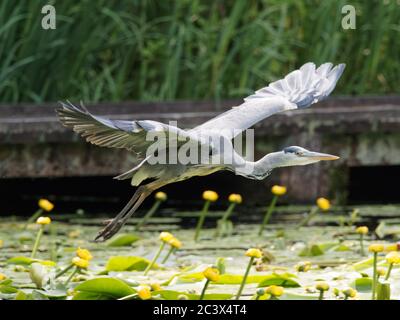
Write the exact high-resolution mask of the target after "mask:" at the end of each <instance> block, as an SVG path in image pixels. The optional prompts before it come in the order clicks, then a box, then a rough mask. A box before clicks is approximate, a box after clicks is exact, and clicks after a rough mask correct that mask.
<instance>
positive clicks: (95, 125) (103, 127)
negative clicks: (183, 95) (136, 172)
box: [56, 103, 197, 153]
mask: <svg viewBox="0 0 400 320" xmlns="http://www.w3.org/2000/svg"><path fill="white" fill-rule="evenodd" d="M56 111H57V114H58V116H59V119H60V121H61V123H62V124H63V125H64V126H66V127H68V128H72V129H73V130H74V131H75V132H77V133H79V134H80V135H81V136H82V137H84V138H86V140H87V141H88V142H90V143H92V144H95V145H98V146H102V147H109V148H124V149H127V150H129V151H133V152H135V153H145V152H146V150H147V148H148V147H149V146H150V145H151V144H153V143H154V139H149V140H146V136H147V134H148V133H149V132H155V133H157V132H160V133H161V132H162V133H163V135H160V138H164V139H165V140H166V141H167V140H169V139H171V137H172V136H173V137H179V138H180V139H178V143H177V144H178V145H180V144H183V143H185V140H184V139H187V138H190V139H196V138H197V137H196V136H194V135H190V134H189V133H188V132H187V131H185V130H182V129H180V128H178V127H175V126H170V125H167V124H164V123H161V122H157V121H152V120H137V121H127V120H111V119H107V118H104V117H99V116H95V115H92V114H91V113H90V112H89V111H88V110H87V109H86V108H85V107H84V106H82V105H81V106H75V105H73V104H72V103H68V104H65V103H62V108H60V109H57V110H56ZM181 138H184V139H181ZM166 147H168V146H167V145H166Z"/></svg>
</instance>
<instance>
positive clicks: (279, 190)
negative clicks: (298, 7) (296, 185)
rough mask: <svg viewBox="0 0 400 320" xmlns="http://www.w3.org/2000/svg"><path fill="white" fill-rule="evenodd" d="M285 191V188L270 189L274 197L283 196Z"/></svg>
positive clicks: (273, 187)
mask: <svg viewBox="0 0 400 320" xmlns="http://www.w3.org/2000/svg"><path fill="white" fill-rule="evenodd" d="M286 191H287V189H286V187H285V186H278V185H274V186H272V188H271V192H272V193H273V194H274V195H276V196H283V195H284V194H285V193H286Z"/></svg>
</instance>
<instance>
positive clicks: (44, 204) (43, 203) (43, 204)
mask: <svg viewBox="0 0 400 320" xmlns="http://www.w3.org/2000/svg"><path fill="white" fill-rule="evenodd" d="M38 204H39V207H40V208H42V209H43V210H44V211H47V212H50V211H51V210H53V209H54V204H52V203H51V202H50V201H49V200H47V199H40V200H39V202H38Z"/></svg>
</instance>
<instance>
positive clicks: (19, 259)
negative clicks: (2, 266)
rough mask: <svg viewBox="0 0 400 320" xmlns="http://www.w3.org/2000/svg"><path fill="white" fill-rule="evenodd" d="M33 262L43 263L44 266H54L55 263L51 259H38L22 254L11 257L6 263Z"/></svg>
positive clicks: (27, 263)
mask: <svg viewBox="0 0 400 320" xmlns="http://www.w3.org/2000/svg"><path fill="white" fill-rule="evenodd" d="M34 262H37V263H40V264H43V265H45V266H55V265H56V263H55V262H54V261H51V260H40V259H32V258H29V257H24V256H17V257H13V258H10V259H8V260H7V263H8V264H18V265H30V264H32V263H34Z"/></svg>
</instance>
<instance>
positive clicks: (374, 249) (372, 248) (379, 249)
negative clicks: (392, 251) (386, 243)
mask: <svg viewBox="0 0 400 320" xmlns="http://www.w3.org/2000/svg"><path fill="white" fill-rule="evenodd" d="M383 248H384V247H383V244H380V243H373V244H370V245H369V247H368V251H369V252H374V253H377V252H382V251H383Z"/></svg>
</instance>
